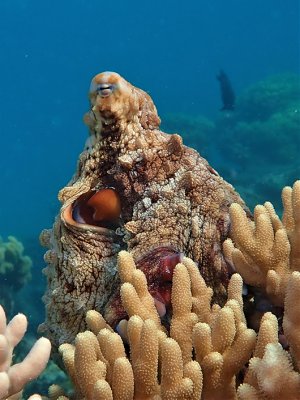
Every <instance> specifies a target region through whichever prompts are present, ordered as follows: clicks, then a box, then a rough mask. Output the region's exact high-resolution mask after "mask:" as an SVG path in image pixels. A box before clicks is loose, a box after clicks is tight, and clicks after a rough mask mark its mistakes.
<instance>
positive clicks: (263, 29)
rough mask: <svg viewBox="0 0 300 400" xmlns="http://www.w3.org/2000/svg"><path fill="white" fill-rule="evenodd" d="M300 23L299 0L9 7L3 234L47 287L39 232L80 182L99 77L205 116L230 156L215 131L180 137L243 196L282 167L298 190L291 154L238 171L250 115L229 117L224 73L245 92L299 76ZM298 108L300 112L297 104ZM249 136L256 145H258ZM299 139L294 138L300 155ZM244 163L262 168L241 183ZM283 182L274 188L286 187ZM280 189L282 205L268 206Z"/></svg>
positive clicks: (176, 110)
mask: <svg viewBox="0 0 300 400" xmlns="http://www.w3.org/2000/svg"><path fill="white" fill-rule="evenodd" d="M299 18H300V13H299V0H288V1H283V0H263V1H262V0H251V1H241V0H226V1H224V0H190V1H189V0H188V1H178V0H177V1H176V0H173V1H169V0H164V1H162V0H151V1H147V2H146V1H141V0H139V1H137V0H132V1H124V0H115V1H101V0H98V1H97V0H89V1H87V0H73V1H69V0H67V1H57V0H52V1H50V0H47V1H40V0H1V2H0V44H1V54H2V57H1V65H0V71H1V75H0V76H1V92H0V125H1V156H0V190H1V192H0V193H1V196H0V235H1V236H3V237H6V236H7V235H9V234H12V235H15V236H17V237H18V238H19V239H20V240H22V241H23V242H24V244H25V246H27V247H26V249H27V254H29V255H30V256H31V257H32V258H33V259H34V261H35V264H34V268H35V271H36V274H35V280H36V281H38V282H39V285H40V288H41V289H40V290H41V291H43V283H42V282H43V281H42V278H37V277H40V276H41V274H40V270H41V268H42V267H43V265H42V264H43V263H42V261H41V262H40V263H39V261H38V260H40V259H41V254H42V250H40V248H39V244H38V235H39V233H40V231H41V230H42V229H43V228H49V227H51V225H52V223H53V219H54V217H55V214H56V213H57V210H58V207H59V204H58V201H57V192H58V190H59V189H60V188H62V187H63V186H65V184H66V183H67V182H68V181H69V180H70V178H71V177H72V174H73V173H74V171H75V167H76V162H77V158H78V155H79V153H80V152H81V150H82V148H83V145H84V142H85V139H86V136H87V129H86V127H85V126H84V124H83V122H82V116H83V114H84V113H85V112H86V111H87V109H88V100H87V92H88V88H89V84H90V80H91V78H92V77H93V76H94V75H95V74H96V73H99V72H101V71H105V70H110V71H116V72H118V73H120V74H121V75H122V76H124V77H125V78H126V79H127V80H128V81H130V82H131V83H133V84H134V85H135V86H138V87H141V88H143V89H144V90H146V91H147V92H149V93H150V95H151V96H152V98H153V100H154V102H155V104H156V106H157V108H158V111H159V114H160V115H161V117H162V118H163V117H164V116H165V115H168V114H170V113H173V117H174V115H177V114H178V115H179V114H180V115H181V114H182V115H184V118H186V121H190V122H191V123H192V121H193V118H194V117H193V116H195V115H198V116H199V115H200V116H203V117H205V118H207V119H208V120H209V121H212V123H213V124H216V125H217V130H215V131H213V132H214V135H216V133H217V132H218V135H219V133H220V137H222V134H223V137H224V139H222V140H224V142H223V143H224V148H223V147H222V142H221V144H220V143H219V148H214V142H215V139H216V138H215V137H214V135H212V137H210V136H209V135H208V136H207V137H206V138H204V137H203V138H202V139H201V140H200V136H199V141H198V139H197V132H196V133H193V138H192V139H191V137H190V136H189V131H188V129H187V128H186V127H187V126H189V124H188V123H187V122H186V123H185V122H181V124H180V126H178V127H176V126H175V128H174V129H175V130H176V131H177V132H178V133H181V131H182V130H183V132H182V133H184V134H185V142H187V143H188V144H193V145H195V146H196V147H197V148H198V150H199V151H200V152H202V143H204V142H205V143H206V145H205V146H206V147H205V146H204V145H203V154H204V155H208V156H209V157H211V158H210V159H209V161H210V162H211V164H212V165H213V166H215V163H216V164H217V168H218V170H221V172H222V174H224V175H225V178H226V179H228V180H231V179H232V180H233V182H232V183H234V184H236V185H237V187H238V189H239V190H241V192H242V194H244V195H245V196H246V197H247V196H248V192H247V191H249V190H250V189H251V185H252V181H255V179H256V180H257V176H260V177H263V176H268V178H267V181H268V182H269V181H270V180H271V181H272V179H271V178H272V177H271V178H270V177H269V176H271V175H272V171H273V169H274V171H275V166H276V165H277V166H278V165H279V166H278V168H280V169H281V170H282V171H283V172H284V170H285V168H286V169H287V170H289V171H290V173H289V178H288V179H286V180H288V181H287V182H285V179H283V178H282V180H283V181H284V184H289V185H291V184H292V183H293V182H292V179H295V178H297V175H299V176H300V174H299V172H300V171H299V165H298V164H297V163H298V161H295V159H294V158H293V157H294V156H293V155H292V153H291V154H290V155H289V154H285V158H284V159H282V160H281V161H280V160H279V164H278V163H277V159H275V158H274V159H273V160H272V156H271V159H270V158H268V159H267V160H264V162H262V158H260V159H259V157H261V155H259V154H257V153H256V152H255V151H254V152H252V153H251V155H248V156H247V157H248V158H247V157H244V158H243V160H241V163H242V164H240V165H239V154H238V155H237V154H235V155H232V156H229V153H230V146H231V145H230V146H228V143H227V147H226V146H225V142H227V140H226V135H225V134H224V132H228V134H229V135H230V132H233V131H234V134H235V135H236V136H234V137H233V136H232V137H231V142H230V141H229V143H233V145H234V144H236V146H237V148H236V149H235V151H236V152H238V148H239V147H238V146H239V145H240V146H242V147H241V148H243V143H244V142H243V140H245V131H243V134H241V135H240V136H239V131H238V130H237V129H236V126H238V125H235V128H234V129H233V130H231V125H230V124H231V122H230V121H231V119H233V120H234V119H236V121H238V122H239V121H243V115H244V114H241V113H240V114H238V115H239V117H236V116H235V114H233V115H228V116H227V115H226V114H222V113H220V111H219V110H220V108H221V106H222V102H221V98H220V92H219V86H218V82H217V80H216V74H217V73H218V71H219V70H220V68H223V69H224V70H225V71H226V72H227V73H228V75H229V77H230V80H231V82H232V85H233V87H234V90H235V93H236V95H237V96H239V95H242V94H243V93H244V92H245V90H247V89H248V88H249V87H251V85H256V84H257V83H258V82H259V81H262V80H265V79H267V78H268V77H270V76H272V75H276V74H282V73H291V74H297V75H298V78H299V72H300V60H299ZM297 75H296V76H297ZM279 98H280V95H279ZM298 100H300V98H299V99H298ZM299 104H300V103H299ZM246 106H247V102H246ZM284 107H285V109H287V108H288V106H287V104H286V103H285V105H284ZM280 110H281V109H280V107H279V111H280ZM291 110H292V111H291V112H293V113H296V112H298V111H299V112H300V110H299V109H298V108H297V107H296V106H295V107H294V105H293V107H292V109H291ZM277 111H278V110H277ZM277 111H276V112H277ZM238 112H239V111H238V110H237V113H238ZM227 117H228V118H227ZM226 118H227V119H226ZM253 118H254V119H255V118H256V117H255V115H254V117H253ZM174 124H175V123H174ZM166 125H168V123H167V124H166ZM171 125H172V124H170V121H169V126H171ZM175 125H176V124H175ZM294 125H295V123H294ZM172 127H173V125H172ZM224 127H225V128H224ZM228 127H229V128H228ZM185 128H186V129H185ZM298 128H299V129H300V126H299V125H297V129H298ZM226 129H227V130H226ZM264 129H265V128H264ZM288 129H290V130H291V129H292V128H290V127H289V128H288ZM293 129H294V130H293V132H295V126H294V128H293ZM290 130H286V131H285V126H284V123H283V125H282V129H281V130H280V131H279V133H278V135H282V142H285V143H289V139H290V138H289V136H288V134H287V133H286V132H290ZM265 131H266V132H268V129H267V128H266V129H265ZM251 132H252V133H251V138H252V137H254V140H257V148H259V146H260V145H259V140H260V138H259V137H257V138H256V137H255V132H254V133H253V131H251ZM293 134H295V133H293ZM295 135H296V137H294V138H293V139H290V140H291V141H292V140H293V146H294V149H295V147H296V148H297V146H299V147H298V149H299V148H300V142H299V134H297V133H296V134H295ZM258 136H259V135H258ZM277 137H278V136H277ZM189 140H190V142H189ZM202 140H203V142H202ZM239 140H240V141H241V142H239ZM264 143H266V142H264ZM279 143H280V140H279ZM251 146H252V149H253V146H255V144H254V145H253V143H251ZM264 146H266V147H265V151H266V152H267V151H268V145H267V144H264ZM274 146H275V145H274ZM276 146H277V147H278V146H280V145H278V144H276ZM208 148H209V150H207V152H206V149H208ZM251 151H252V150H251ZM287 151H289V150H287ZM291 152H292V150H291ZM242 153H243V154H242ZM240 155H244V150H241V154H240ZM274 157H275V156H274ZM276 157H277V156H276ZM247 165H248V166H249V167H250V166H253V165H255V166H257V169H256V170H255V171H254V170H253V169H250V172H249V171H248V174H249V177H247V179H246V178H244V181H243V179H241V176H244V175H243V174H244V173H246V172H247ZM259 168H261V169H259ZM277 172H278V171H277ZM267 174H269V175H267ZM279 175H280V174H279ZM279 175H278V174H277V175H276V176H275V175H274V180H276V182H277V186H278V187H281V181H280V183H278V179H279V178H278V176H279ZM280 176H281V177H282V175H280ZM252 178H253V179H252ZM245 181H246V184H245ZM246 186H247V187H246ZM275 186H276V185H275ZM277 186H276V188H275V189H274V190H273V187H271V188H270V190H269V191H268V192H266V193H264V190H265V187H266V185H265V184H264V183H262V184H261V189H259V190H256V187H259V185H257V186H255V188H252V193H250V192H249V199H248V198H245V200H246V201H247V202H248V201H249V202H250V203H251V201H252V202H255V201H264V200H272V201H276V200H275V197H276V198H277V200H279V197H278V196H279V189H278V188H277ZM249 188H250V189H249ZM272 190H273V191H272ZM273 192H274V198H265V196H267V195H269V194H270V196H271V195H273ZM38 279H40V280H38ZM31 287H33V286H32V285H31ZM30 298H31V296H30V295H28V299H29V300H30ZM35 300H36V301H39V298H38V299H35ZM39 322H40V321H39Z"/></svg>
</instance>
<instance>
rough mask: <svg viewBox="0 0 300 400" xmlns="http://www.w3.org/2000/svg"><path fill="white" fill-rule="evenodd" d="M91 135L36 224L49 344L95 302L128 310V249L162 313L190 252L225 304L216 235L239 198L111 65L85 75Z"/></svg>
mask: <svg viewBox="0 0 300 400" xmlns="http://www.w3.org/2000/svg"><path fill="white" fill-rule="evenodd" d="M89 99H90V110H89V111H88V113H87V114H86V115H85V116H84V121H85V123H86V124H87V126H88V128H89V137H88V139H87V141H86V144H85V147H84V150H83V152H82V153H81V154H80V157H79V161H78V165H77V170H76V172H75V175H74V176H73V178H72V180H71V181H70V182H69V184H68V185H67V186H66V187H65V188H63V189H62V190H61V191H60V192H59V200H60V201H61V203H62V206H61V209H60V212H59V214H58V216H57V218H56V220H55V223H54V225H53V228H52V229H49V230H44V231H43V232H42V233H41V243H42V244H43V245H44V246H46V247H48V250H47V252H46V254H45V261H46V262H47V264H48V265H47V267H46V268H45V274H46V276H47V281H48V285H47V290H46V293H45V296H44V302H45V304H46V321H45V322H44V323H43V324H42V326H41V328H40V330H41V331H42V332H43V333H44V334H45V335H46V336H48V337H49V338H50V339H51V341H52V343H53V345H54V348H57V347H58V346H59V345H60V344H61V343H65V342H68V343H71V342H72V341H73V340H74V338H75V336H76V334H77V333H78V332H79V331H82V330H84V329H85V328H86V325H85V315H86V312H87V311H88V310H90V309H95V310H97V311H99V312H101V314H102V315H103V316H104V317H105V319H106V320H107V322H108V323H109V324H110V325H111V326H112V327H114V328H116V327H117V326H118V323H119V322H120V321H121V320H122V319H124V318H126V313H125V311H124V309H123V307H122V304H121V301H120V296H119V287H120V280H119V277H118V271H117V255H118V252H119V251H120V250H123V249H126V250H127V251H129V252H130V253H131V254H132V255H133V257H134V260H135V262H136V265H137V267H138V268H140V269H141V270H142V271H143V272H144V273H145V275H146V277H147V284H148V287H149V291H150V293H151V294H152V296H153V298H154V301H155V304H156V305H157V309H158V310H159V313H160V316H161V318H162V320H164V321H165V323H167V320H168V315H169V313H170V292H171V284H172V272H173V270H174V267H175V265H176V264H177V263H178V262H180V260H181V259H182V257H183V256H187V257H190V258H191V259H193V260H194V261H195V262H196V263H197V265H198V267H199V270H200V272H201V274H202V276H203V277H204V279H205V281H206V283H207V284H208V285H209V286H210V287H212V288H213V291H214V296H213V301H214V302H218V303H219V304H223V303H224V301H225V299H226V287H227V283H228V279H229V277H230V274H231V273H232V271H231V267H230V265H228V264H227V262H226V260H225V258H224V255H223V252H222V243H223V241H224V240H225V239H226V238H227V237H228V236H229V235H230V233H229V232H230V217H229V206H230V204H231V203H233V202H236V203H239V204H240V205H242V207H243V208H244V209H245V210H247V207H246V206H245V204H244V202H243V200H242V199H241V198H240V196H239V194H238V193H236V192H235V190H234V188H233V187H232V186H231V185H230V184H229V183H227V182H226V181H225V180H224V179H223V178H222V177H221V176H219V174H218V173H217V172H216V171H215V170H214V169H213V168H212V167H211V166H210V165H209V163H208V162H207V161H206V160H205V159H204V158H203V157H201V156H200V154H199V153H198V152H197V151H195V150H194V149H192V148H189V147H187V146H185V145H184V144H183V141H182V138H181V136H180V135H178V134H176V133H174V134H167V133H164V132H162V131H161V130H160V129H159V126H160V118H159V117H158V114H157V110H156V107H155V105H154V103H153V101H152V99H151V98H150V96H149V95H148V94H147V93H146V92H144V91H143V90H141V89H138V88H136V87H134V86H133V85H131V84H130V83H129V82H127V81H126V80H125V79H123V78H122V77H121V76H120V75H118V74H117V73H114V72H103V73H100V74H98V75H96V76H95V77H94V78H93V79H92V82H91V86H90V92H89Z"/></svg>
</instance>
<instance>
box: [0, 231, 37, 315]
mask: <svg viewBox="0 0 300 400" xmlns="http://www.w3.org/2000/svg"><path fill="white" fill-rule="evenodd" d="M31 266H32V261H31V259H30V257H28V256H26V255H24V246H23V244H22V243H21V242H19V241H18V240H17V239H16V238H15V237H14V236H8V240H7V241H4V240H3V239H2V238H1V237H0V303H1V304H2V305H3V306H4V307H5V309H6V313H7V315H11V313H12V312H13V304H14V296H15V294H16V291H18V290H20V289H21V288H22V287H23V286H24V285H25V284H26V283H27V282H28V281H29V280H30V279H31Z"/></svg>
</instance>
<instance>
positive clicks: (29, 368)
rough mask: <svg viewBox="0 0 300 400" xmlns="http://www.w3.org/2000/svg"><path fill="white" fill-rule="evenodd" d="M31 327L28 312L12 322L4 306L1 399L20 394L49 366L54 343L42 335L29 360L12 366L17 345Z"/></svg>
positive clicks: (1, 318) (0, 330) (0, 321)
mask: <svg viewBox="0 0 300 400" xmlns="http://www.w3.org/2000/svg"><path fill="white" fill-rule="evenodd" d="M26 329H27V320H26V317H25V315H23V314H18V315H16V316H15V317H14V318H13V319H12V320H11V321H10V322H9V323H8V324H7V323H6V316H5V313H4V310H3V308H2V307H1V306H0V399H1V400H2V399H3V400H4V399H6V398H8V397H10V396H12V395H17V394H18V393H19V392H20V391H21V390H22V389H23V388H24V386H25V384H26V383H28V382H29V381H31V380H33V379H35V378H36V377H37V376H38V375H39V374H40V373H41V372H42V371H43V369H44V368H45V367H46V364H47V362H48V359H49V356H50V350H51V345H50V342H49V340H48V339H46V338H40V339H39V340H38V341H37V342H36V343H35V344H34V346H33V347H32V349H31V350H30V352H29V353H28V355H27V356H26V357H25V359H24V360H23V361H22V362H20V363H18V364H15V365H11V363H12V357H13V350H14V347H15V346H16V345H17V344H18V343H19V342H20V341H21V340H22V338H23V336H24V334H25V331H26Z"/></svg>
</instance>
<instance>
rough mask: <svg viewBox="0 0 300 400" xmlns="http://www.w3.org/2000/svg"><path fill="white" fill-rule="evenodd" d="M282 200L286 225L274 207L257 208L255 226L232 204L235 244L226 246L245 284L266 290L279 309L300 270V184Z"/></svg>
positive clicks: (297, 183) (296, 184) (289, 190)
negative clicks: (290, 281)
mask: <svg viewBox="0 0 300 400" xmlns="http://www.w3.org/2000/svg"><path fill="white" fill-rule="evenodd" d="M282 199H283V205H284V214H283V218H282V222H281V221H280V219H279V217H278V216H277V215H276V213H275V211H274V208H273V206H272V204H271V203H268V202H267V203H265V204H264V206H256V207H255V210H254V222H253V223H252V222H251V221H249V219H248V218H247V217H246V215H245V213H244V211H243V210H242V209H241V207H240V206H239V205H238V204H232V205H231V207H230V217H231V221H232V240H231V239H227V240H226V241H225V242H224V246H223V248H224V252H225V256H226V257H227V259H228V260H229V261H230V262H231V263H233V264H234V266H235V268H236V270H237V271H238V272H239V273H240V274H241V275H242V277H243V278H244V280H245V282H246V283H247V284H249V285H252V286H257V287H262V288H263V289H265V291H266V293H267V294H268V295H269V297H270V298H271V300H272V302H273V303H274V304H275V305H279V306H283V303H284V298H285V295H286V285H287V282H288V279H289V276H290V275H291V274H292V272H293V271H299V270H300V181H297V182H296V183H295V184H294V186H293V189H292V188H289V187H286V188H284V189H283V192H282Z"/></svg>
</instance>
